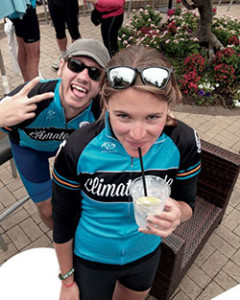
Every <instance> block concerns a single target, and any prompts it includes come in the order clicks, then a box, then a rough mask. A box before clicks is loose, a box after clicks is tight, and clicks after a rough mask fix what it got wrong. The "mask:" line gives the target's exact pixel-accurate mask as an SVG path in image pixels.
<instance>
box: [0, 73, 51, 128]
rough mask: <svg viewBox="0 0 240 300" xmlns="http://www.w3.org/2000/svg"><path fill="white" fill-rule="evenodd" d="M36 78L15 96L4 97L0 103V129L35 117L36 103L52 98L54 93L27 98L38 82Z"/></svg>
mask: <svg viewBox="0 0 240 300" xmlns="http://www.w3.org/2000/svg"><path fill="white" fill-rule="evenodd" d="M39 80H40V78H39V77H36V78H34V79H33V80H31V81H30V82H29V83H28V84H26V85H25V86H24V87H23V88H22V89H21V90H20V91H19V92H18V93H17V94H16V95H14V96H12V97H6V98H5V99H4V100H2V101H1V102H0V127H5V126H13V125H17V124H19V123H21V122H23V121H25V120H27V119H31V118H34V117H35V112H34V111H35V110H36V109H37V103H38V102H41V101H43V100H46V99H49V98H52V97H54V93H52V92H49V93H44V94H40V95H36V96H34V97H31V98H29V97H28V94H29V92H30V91H31V90H32V88H34V86H35V85H36V84H37V83H38V82H39Z"/></svg>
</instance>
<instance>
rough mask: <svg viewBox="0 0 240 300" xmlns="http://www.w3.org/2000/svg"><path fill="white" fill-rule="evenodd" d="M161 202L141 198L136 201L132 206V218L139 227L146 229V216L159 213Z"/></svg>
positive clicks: (156, 199) (149, 198)
mask: <svg viewBox="0 0 240 300" xmlns="http://www.w3.org/2000/svg"><path fill="white" fill-rule="evenodd" d="M162 202H163V201H162V200H161V199H159V198H157V197H146V196H144V197H141V198H138V199H137V200H136V203H135V206H134V216H135V219H136V223H137V224H138V226H139V227H142V228H146V225H147V220H146V219H147V216H151V215H154V214H156V213H158V212H161V211H162V209H161V203H162Z"/></svg>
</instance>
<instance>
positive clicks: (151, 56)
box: [100, 45, 182, 125]
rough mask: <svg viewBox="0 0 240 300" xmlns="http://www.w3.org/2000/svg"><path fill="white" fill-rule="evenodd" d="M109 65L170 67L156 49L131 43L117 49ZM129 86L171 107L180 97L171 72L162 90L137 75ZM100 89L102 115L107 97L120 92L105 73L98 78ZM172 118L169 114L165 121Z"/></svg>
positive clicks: (169, 121)
mask: <svg viewBox="0 0 240 300" xmlns="http://www.w3.org/2000/svg"><path fill="white" fill-rule="evenodd" d="M111 66H129V67H132V68H144V67H167V68H171V67H172V66H171V65H170V63H169V62H168V61H167V60H166V58H165V57H164V56H163V55H162V54H161V53H160V52H159V51H158V50H156V49H154V48H149V47H146V46H143V45H132V46H130V47H128V48H125V49H123V50H121V51H119V52H118V53H117V54H115V55H114V56H113V57H112V59H111V60H110V61H109V63H108V66H107V67H111ZM131 87H133V88H135V89H138V90H142V91H145V92H150V93H152V94H154V95H155V96H156V97H159V99H161V100H163V101H166V102H167V103H168V104H169V107H172V106H173V105H175V104H176V103H178V102H180V101H181V99H182V95H181V92H180V90H179V88H178V85H177V81H176V78H175V76H174V74H173V73H172V74H171V78H170V80H169V82H168V84H167V86H166V87H165V88H164V89H163V90H161V89H159V88H157V87H154V86H152V85H144V84H143V82H142V81H141V79H140V77H139V76H137V78H136V80H135V82H134V84H133V85H132V86H131ZM100 90H101V92H100V94H101V101H102V116H103V115H104V114H105V111H106V104H107V103H108V101H109V99H110V98H111V97H112V96H113V94H115V93H120V92H121V90H117V89H114V88H112V87H111V86H110V84H109V82H108V80H107V76H106V73H104V74H102V77H101V79H100ZM172 119H173V118H172V116H170V115H169V117H168V122H167V123H169V125H170V123H171V121H172Z"/></svg>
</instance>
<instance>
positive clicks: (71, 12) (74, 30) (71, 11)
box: [65, 0, 81, 43]
mask: <svg viewBox="0 0 240 300" xmlns="http://www.w3.org/2000/svg"><path fill="white" fill-rule="evenodd" d="M78 16H79V7H78V0H72V1H67V3H66V6H65V21H66V24H67V28H68V31H69V34H70V36H71V38H72V43H73V42H75V41H76V40H78V39H80V38H81V34H80V31H79V28H78V25H79V22H78Z"/></svg>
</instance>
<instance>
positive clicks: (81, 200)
mask: <svg viewBox="0 0 240 300" xmlns="http://www.w3.org/2000/svg"><path fill="white" fill-rule="evenodd" d="M200 152H201V147H200V141H199V137H198V135H197V133H196V131H195V130H193V129H192V128H190V127H188V126H187V125H186V124H184V123H182V122H180V121H177V126H175V127H168V126H166V127H165V128H164V130H163V132H162V134H161V135H160V137H159V138H158V139H157V141H156V142H155V143H154V144H153V145H152V147H151V148H150V149H149V151H148V152H147V153H146V154H145V155H144V157H143V159H144V168H145V173H146V175H148V174H152V175H156V176H159V177H161V178H163V179H165V180H166V181H167V182H168V183H169V184H170V185H171V197H172V198H173V199H175V200H178V201H184V202H186V203H188V204H189V205H190V207H192V208H194V202H195V197H196V189H197V188H196V185H197V175H198V173H199V172H200V168H201V159H200ZM139 176H141V165H140V160H139V158H132V157H130V156H129V155H128V154H127V152H126V151H125V149H124V147H123V146H122V144H121V143H120V142H119V141H118V140H117V138H116V137H115V136H114V134H113V132H112V130H111V128H110V125H109V123H108V119H107V118H106V122H105V124H104V122H103V121H101V122H95V123H93V124H90V125H89V126H86V127H85V128H82V129H79V130H77V131H76V132H74V133H73V134H72V135H71V136H70V137H69V138H68V140H67V142H64V143H63V144H62V145H61V150H60V152H59V154H58V156H57V157H56V161H55V167H54V172H53V178H54V180H53V198H52V201H53V202H52V203H53V217H54V241H55V242H56V243H64V242H67V241H69V240H70V239H72V238H73V237H74V252H75V254H76V255H77V256H79V257H81V258H83V259H86V260H89V261H95V262H99V263H107V264H119V265H123V264H126V263H129V262H132V261H135V260H137V259H140V258H141V257H143V256H145V255H147V254H149V253H151V252H153V251H154V250H155V249H156V248H157V247H158V245H159V244H160V242H161V238H160V237H159V236H156V235H149V234H144V233H141V232H139V231H138V227H137V225H136V223H135V220H134V213H133V204H132V199H131V197H130V195H129V185H130V183H131V181H132V180H133V179H135V178H136V177H139ZM79 214H81V215H80V218H79ZM76 219H78V221H77V222H76ZM76 226H77V227H76ZM76 228H77V229H76ZM75 229H76V231H75Z"/></svg>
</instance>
